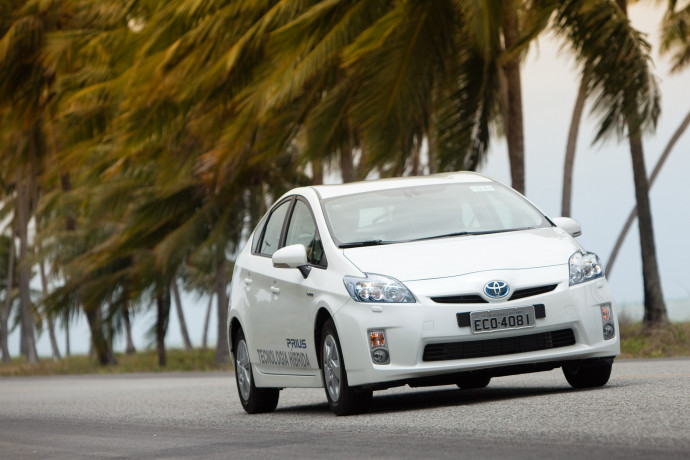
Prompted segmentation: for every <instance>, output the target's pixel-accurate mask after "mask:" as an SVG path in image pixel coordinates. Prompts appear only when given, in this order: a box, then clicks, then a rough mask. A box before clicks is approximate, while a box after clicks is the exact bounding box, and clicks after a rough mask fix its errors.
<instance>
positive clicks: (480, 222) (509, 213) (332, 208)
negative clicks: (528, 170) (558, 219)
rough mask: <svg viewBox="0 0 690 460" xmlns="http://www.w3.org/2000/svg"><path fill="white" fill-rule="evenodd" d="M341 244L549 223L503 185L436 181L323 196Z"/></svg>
mask: <svg viewBox="0 0 690 460" xmlns="http://www.w3.org/2000/svg"><path fill="white" fill-rule="evenodd" d="M324 211H325V214H326V219H327V220H328V223H329V228H330V230H331V233H332V236H333V237H334V239H335V241H336V243H338V244H339V245H340V246H341V247H347V246H348V245H349V246H357V245H373V244H387V243H397V242H403V241H412V240H420V239H431V238H442V237H450V236H456V235H463V234H484V233H496V232H505V231H511V230H522V229H527V228H536V227H548V226H549V222H548V221H547V220H546V218H545V217H544V216H543V215H542V214H541V213H540V212H539V211H538V210H537V209H535V208H534V206H532V205H531V204H530V203H529V202H527V201H526V200H525V199H523V198H522V197H521V196H520V195H518V194H517V193H515V192H514V191H513V190H511V189H509V188H508V187H505V186H503V185H501V184H498V183H495V182H492V183H486V182H483V183H464V184H440V185H427V186H415V187H404V188H396V189H389V190H378V191H372V192H365V193H359V194H355V195H347V196H340V197H335V198H330V199H328V200H325V201H324Z"/></svg>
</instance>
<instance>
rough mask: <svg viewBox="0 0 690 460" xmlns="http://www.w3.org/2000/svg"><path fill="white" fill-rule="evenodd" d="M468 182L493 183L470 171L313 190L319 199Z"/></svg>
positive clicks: (323, 187) (487, 178) (365, 182)
mask: <svg viewBox="0 0 690 460" xmlns="http://www.w3.org/2000/svg"><path fill="white" fill-rule="evenodd" d="M468 182H473V183H476V182H495V181H494V180H493V179H491V178H489V177H487V176H485V175H483V174H479V173H475V172H470V171H461V172H451V173H441V174H432V175H430V176H413V177H395V178H390V179H376V180H366V181H361V182H349V183H347V184H333V185H314V186H311V187H309V188H311V189H314V190H315V191H316V192H317V193H318V195H319V196H320V197H321V199H328V198H333V197H337V196H345V195H353V194H356V193H363V192H372V191H377V190H387V189H395V188H402V187H415V186H423V185H436V184H455V183H468Z"/></svg>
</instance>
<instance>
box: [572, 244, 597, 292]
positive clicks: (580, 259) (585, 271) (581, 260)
mask: <svg viewBox="0 0 690 460" xmlns="http://www.w3.org/2000/svg"><path fill="white" fill-rule="evenodd" d="M568 265H570V285H571V286H572V285H574V284H580V283H584V282H586V281H591V280H593V279H596V278H601V277H602V276H604V269H603V268H602V266H601V262H599V257H598V256H597V255H596V254H594V253H593V252H580V251H578V252H576V253H575V254H573V255H572V256H570V260H569V261H568Z"/></svg>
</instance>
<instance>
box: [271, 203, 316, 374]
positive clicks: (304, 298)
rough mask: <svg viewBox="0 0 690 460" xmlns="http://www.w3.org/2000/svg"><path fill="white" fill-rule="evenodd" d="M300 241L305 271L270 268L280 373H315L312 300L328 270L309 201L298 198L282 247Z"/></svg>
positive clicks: (313, 306)
mask: <svg viewBox="0 0 690 460" xmlns="http://www.w3.org/2000/svg"><path fill="white" fill-rule="evenodd" d="M294 244H301V245H303V246H304V247H305V249H306V250H307V262H308V267H309V268H308V270H309V272H308V274H307V277H306V278H305V277H304V275H303V274H302V271H301V270H298V269H294V268H273V276H274V279H273V281H274V282H273V284H272V286H274V287H275V288H274V292H273V294H274V299H275V302H274V303H273V308H274V318H276V319H277V318H279V319H280V321H275V322H274V323H273V324H272V331H273V332H272V334H273V335H274V336H275V337H276V338H280V339H281V340H282V344H279V347H278V349H277V350H278V351H280V352H281V355H282V352H284V353H285V358H286V359H283V360H281V365H280V369H281V372H283V373H286V374H293V375H314V374H315V373H316V372H318V368H319V367H318V361H317V357H316V343H315V341H314V329H313V328H314V318H315V317H316V303H315V299H318V298H319V286H320V285H323V283H324V282H325V280H324V278H325V270H326V269H327V263H326V257H325V255H324V252H323V246H322V244H321V238H320V236H319V232H318V230H317V227H316V223H315V221H314V216H313V213H312V211H311V208H310V206H309V204H308V203H307V202H306V200H304V199H303V198H301V197H298V198H297V199H296V200H295V202H294V204H293V207H292V209H291V212H290V217H289V220H288V224H287V228H286V231H285V240H284V242H283V244H282V245H281V247H284V246H291V245H294Z"/></svg>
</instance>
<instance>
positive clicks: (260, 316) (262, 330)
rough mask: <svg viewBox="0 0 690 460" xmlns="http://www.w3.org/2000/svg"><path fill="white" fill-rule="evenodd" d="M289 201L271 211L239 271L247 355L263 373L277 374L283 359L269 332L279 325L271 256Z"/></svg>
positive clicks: (278, 342)
mask: <svg viewBox="0 0 690 460" xmlns="http://www.w3.org/2000/svg"><path fill="white" fill-rule="evenodd" d="M292 202H293V199H292V198H287V199H285V200H283V201H281V202H280V203H278V204H277V205H276V206H275V207H274V208H273V210H272V211H271V212H270V214H269V215H268V218H267V219H266V223H265V225H264V226H263V228H261V229H260V234H259V235H258V241H257V244H256V245H255V246H254V247H252V252H251V255H250V256H249V257H247V260H246V263H245V264H244V266H243V267H241V268H240V269H239V270H240V271H239V277H240V278H239V280H240V283H243V284H244V289H245V291H246V296H247V308H246V311H245V317H246V320H245V323H246V325H245V326H246V329H247V333H248V334H247V335H248V337H247V342H248V344H249V346H250V348H251V349H250V350H249V353H250V356H251V357H252V362H253V363H254V365H255V367H256V369H257V370H258V371H260V372H263V373H275V372H277V371H278V369H279V368H280V367H281V364H282V363H283V361H284V359H285V358H286V357H284V356H283V355H282V354H280V353H277V351H278V346H279V345H281V344H282V345H283V347H284V344H283V341H282V340H280V339H279V338H276V336H275V333H274V331H273V324H274V322H276V321H277V322H280V321H281V318H279V317H278V318H276V317H275V315H276V313H279V311H278V310H276V309H275V306H274V303H275V302H276V300H277V295H276V290H277V289H278V288H277V287H276V286H275V284H276V281H275V277H274V276H273V275H274V270H275V268H274V267H273V261H272V260H271V256H272V255H273V253H274V252H275V251H277V250H278V249H279V248H280V246H281V242H282V240H283V237H284V230H285V225H286V217H287V216H288V215H289V211H290V208H291V207H292ZM283 347H281V349H282V348H283Z"/></svg>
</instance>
